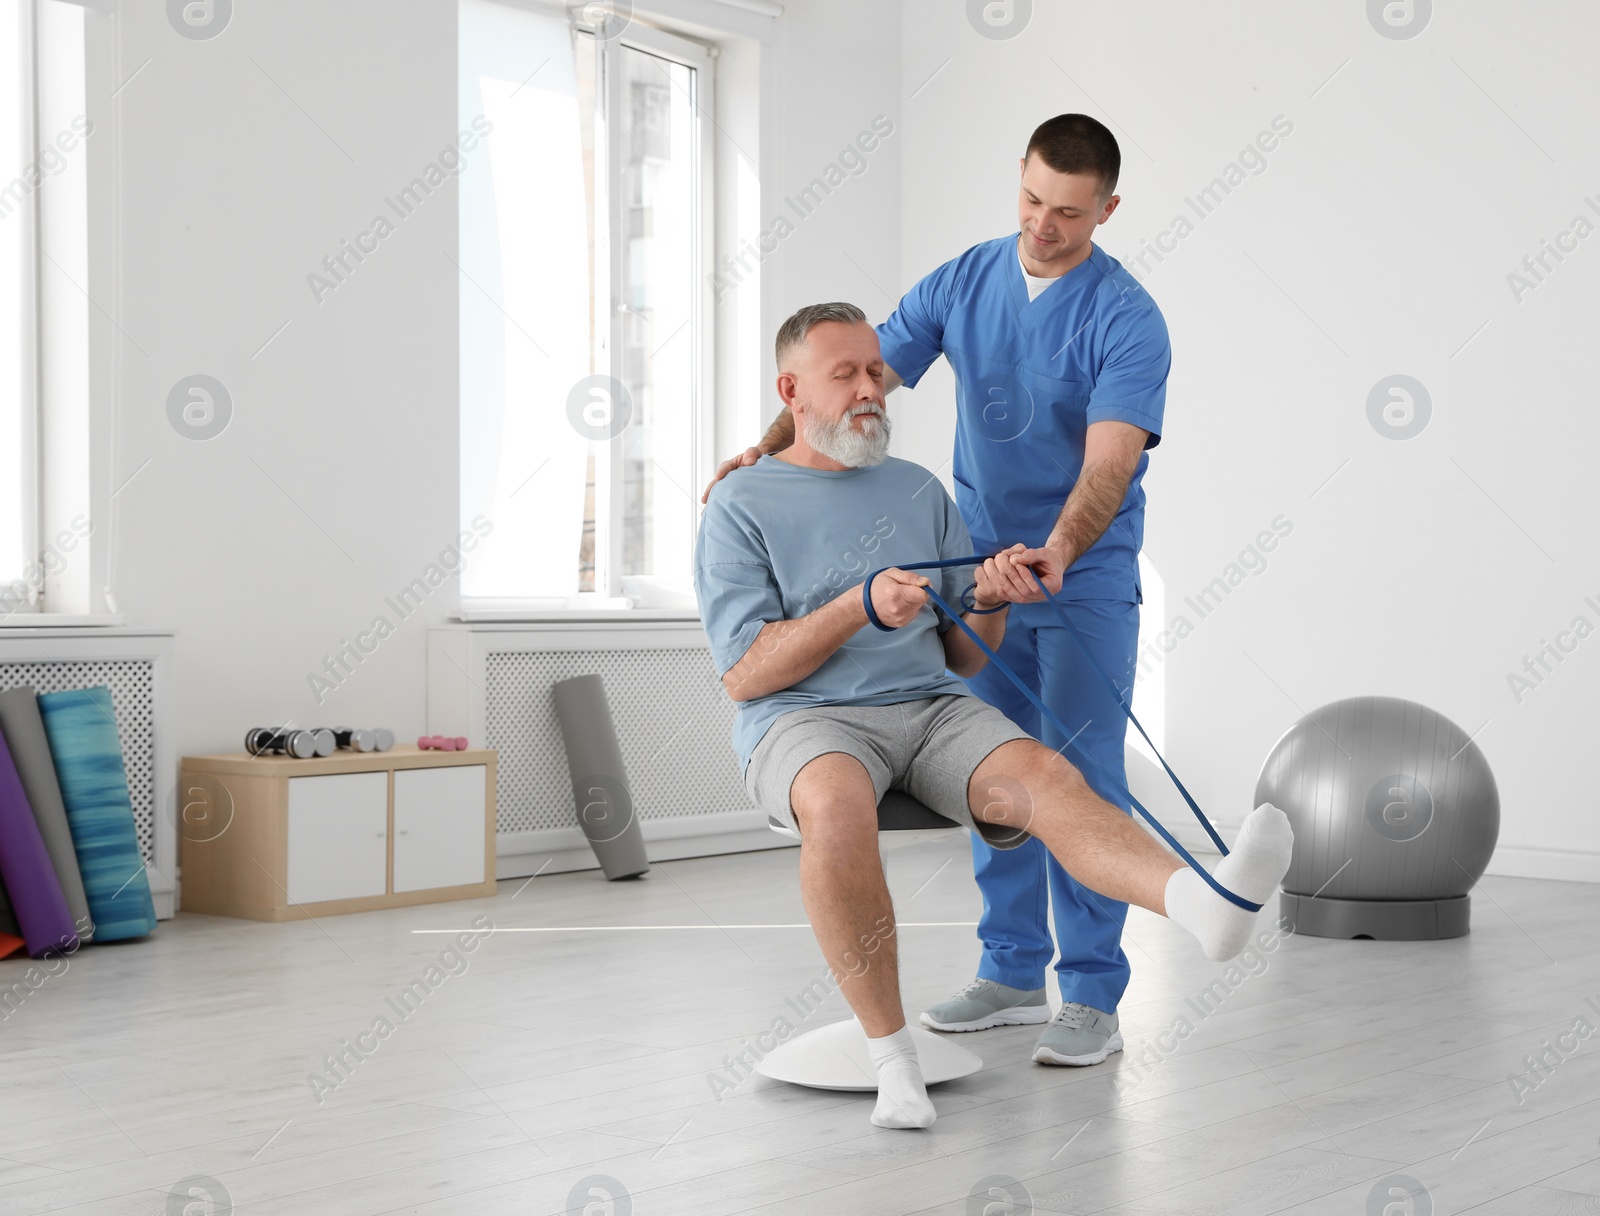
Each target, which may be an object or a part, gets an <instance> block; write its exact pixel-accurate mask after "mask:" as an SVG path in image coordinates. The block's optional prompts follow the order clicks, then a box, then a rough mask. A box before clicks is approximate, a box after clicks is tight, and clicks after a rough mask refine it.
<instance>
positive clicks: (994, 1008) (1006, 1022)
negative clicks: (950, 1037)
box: [922, 980, 1050, 1030]
mask: <svg viewBox="0 0 1600 1216" xmlns="http://www.w3.org/2000/svg"><path fill="white" fill-rule="evenodd" d="M1049 1017H1050V1004H1049V1002H1048V1001H1046V1000H1045V999H1044V989H1043V988H1035V989H1033V991H1031V992H1030V991H1028V990H1026V989H1024V988H1008V987H1006V985H1004V984H997V983H995V982H994V981H993V980H973V981H972V983H970V984H968V985H967V986H966V987H965V988H963V989H962V990H961V991H960V992H958V993H956V994H955V995H954V996H953V997H951V998H950V999H949V1000H947V1001H940V1002H939V1003H938V1004H937V1005H935V1006H934V1007H933V1008H932V1009H925V1010H923V1011H922V1024H923V1025H924V1026H926V1027H928V1029H929V1030H988V1029H989V1027H991V1026H1037V1025H1038V1024H1039V1023H1040V1022H1044V1021H1047V1020H1049Z"/></svg>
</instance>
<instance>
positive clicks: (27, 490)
mask: <svg viewBox="0 0 1600 1216" xmlns="http://www.w3.org/2000/svg"><path fill="white" fill-rule="evenodd" d="M37 9H38V0H23V2H22V3H20V4H18V5H17V22H18V27H19V28H18V31H17V40H18V45H19V48H20V52H21V53H20V55H19V59H20V68H21V71H20V79H19V80H18V81H17V82H16V88H17V90H18V95H19V100H20V103H21V104H20V107H19V108H20V117H21V120H22V129H21V132H20V134H21V150H22V166H23V168H24V170H26V169H27V168H28V167H29V166H32V165H36V164H38V161H39V20H38V12H37ZM39 194H40V191H39V190H38V189H33V190H29V191H28V192H27V194H26V195H25V196H24V197H23V199H22V202H21V205H20V206H19V208H18V211H19V213H20V214H19V215H18V216H17V219H18V221H19V223H20V233H19V235H20V239H21V242H22V257H21V270H22V275H21V277H22V282H21V284H20V286H21V289H22V290H21V293H20V294H21V306H22V307H21V318H20V319H21V334H20V337H21V343H20V346H21V353H22V376H21V380H20V383H19V385H18V388H19V390H20V392H21V398H20V400H19V402H18V423H19V425H18V436H17V440H18V444H19V448H20V450H19V452H18V456H19V464H20V468H21V475H20V477H19V479H18V484H17V486H16V487H15V490H14V492H15V493H16V494H17V495H18V496H19V497H20V499H21V512H20V514H21V520H20V523H21V534H22V535H21V539H22V542H23V547H24V550H25V561H24V565H23V568H22V569H21V570H0V592H3V593H6V594H5V599H4V602H3V603H0V618H9V617H11V616H15V615H20V614H29V615H38V614H39V612H40V608H39V601H40V597H41V595H42V594H43V590H44V588H43V587H42V586H40V587H34V586H32V585H31V583H29V581H28V580H27V579H26V578H25V577H24V575H25V574H26V572H27V570H28V568H29V566H30V565H34V564H37V562H38V560H39V554H40V549H41V547H42V546H41V535H40V520H41V517H42V514H43V512H42V505H43V504H42V496H43V484H42V481H41V478H40V457H41V452H40V444H39V435H40V429H41V427H42V425H43V421H44V420H43V417H42V416H41V411H42V408H43V402H42V401H41V399H40V394H39V387H40V362H41V360H42V357H43V352H42V351H41V349H40V331H39V315H40V312H41V310H42V307H43V301H42V299H41V297H40V292H39V250H40V233H39ZM16 583H25V584H28V593H27V596H26V598H25V599H24V600H23V601H22V602H20V603H16V604H15V605H12V604H11V600H10V596H9V590H10V588H11V587H12V586H13V585H14V584H16Z"/></svg>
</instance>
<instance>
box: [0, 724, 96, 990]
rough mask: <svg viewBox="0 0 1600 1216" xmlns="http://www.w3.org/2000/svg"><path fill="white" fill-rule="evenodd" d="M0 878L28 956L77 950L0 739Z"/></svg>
mask: <svg viewBox="0 0 1600 1216" xmlns="http://www.w3.org/2000/svg"><path fill="white" fill-rule="evenodd" d="M0 875H3V876H4V878H5V883H6V894H7V895H9V896H10V897H11V907H12V910H13V911H14V912H15V913H16V916H17V923H18V925H19V926H21V931H22V938H23V940H24V941H25V942H27V945H28V953H29V954H31V955H32V956H33V957H34V958H39V957H41V956H42V955H44V954H45V952H46V951H49V950H58V951H62V952H63V953H65V952H69V951H72V950H76V949H77V948H78V935H77V932H76V931H75V930H74V929H73V927H72V913H71V912H70V911H69V910H68V908H67V898H66V896H64V895H63V894H62V893H61V884H60V883H59V882H57V881H56V872H55V868H54V867H53V866H52V865H51V864H50V852H49V850H47V849H46V848H45V847H44V837H43V836H41V835H39V821H38V820H37V819H35V818H34V817H33V808H32V807H30V806H29V805H28V796H27V795H26V794H24V793H23V792H22V779H21V778H20V777H18V776H17V766H16V765H15V764H13V763H12V762H11V749H10V748H8V747H7V746H6V741H5V739H4V738H3V737H0Z"/></svg>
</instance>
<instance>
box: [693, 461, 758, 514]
mask: <svg viewBox="0 0 1600 1216" xmlns="http://www.w3.org/2000/svg"><path fill="white" fill-rule="evenodd" d="M760 459H761V449H760V448H746V449H745V450H744V451H742V452H740V453H739V454H738V455H737V456H731V457H729V458H728V459H727V460H724V461H723V462H722V463H721V464H719V465H718V466H717V474H716V476H715V477H713V478H712V479H711V480H710V481H709V482H707V483H706V492H705V493H704V494H702V495H700V501H701V502H705V501H706V500H707V499H708V498H710V497H711V487H712V486H714V485H716V484H717V482H719V481H721V480H722V479H723V478H724V477H726V476H727V475H728V474H729V473H731V472H733V471H734V470H735V469H740V468H744V467H745V466H746V465H752V464H754V463H755V462H756V461H758V460H760Z"/></svg>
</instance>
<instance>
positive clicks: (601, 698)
mask: <svg viewBox="0 0 1600 1216" xmlns="http://www.w3.org/2000/svg"><path fill="white" fill-rule="evenodd" d="M550 691H551V692H552V693H553V694H554V696H555V699H556V717H557V718H559V719H560V720H561V738H562V741H563V742H564V743H565V744H566V747H567V770H568V771H569V772H570V773H571V775H572V797H573V800H574V801H575V802H576V803H577V807H578V826H579V827H581V828H582V829H583V834H584V835H585V836H587V837H588V838H589V847H590V848H592V849H594V855H595V857H597V858H598V859H599V861H600V868H601V869H602V870H603V871H605V876H606V877H607V878H629V877H632V876H633V875H635V874H643V873H644V872H645V871H646V870H648V869H649V868H650V861H649V859H648V858H647V857H646V856H645V854H644V834H643V833H642V832H640V830H639V818H638V816H637V815H635V814H634V813H633V795H632V794H631V793H630V792H629V790H628V775H627V773H626V772H625V771H624V770H623V767H622V748H621V747H620V746H619V745H618V743H617V728H616V727H615V726H614V725H613V724H612V721H611V708H610V706H609V705H607V704H606V689H605V685H604V684H602V683H601V682H600V677H599V676H597V675H592V676H578V677H577V678H576V679H572V680H562V681H561V682H560V683H558V684H555V685H553V686H552V688H551V690H550Z"/></svg>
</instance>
